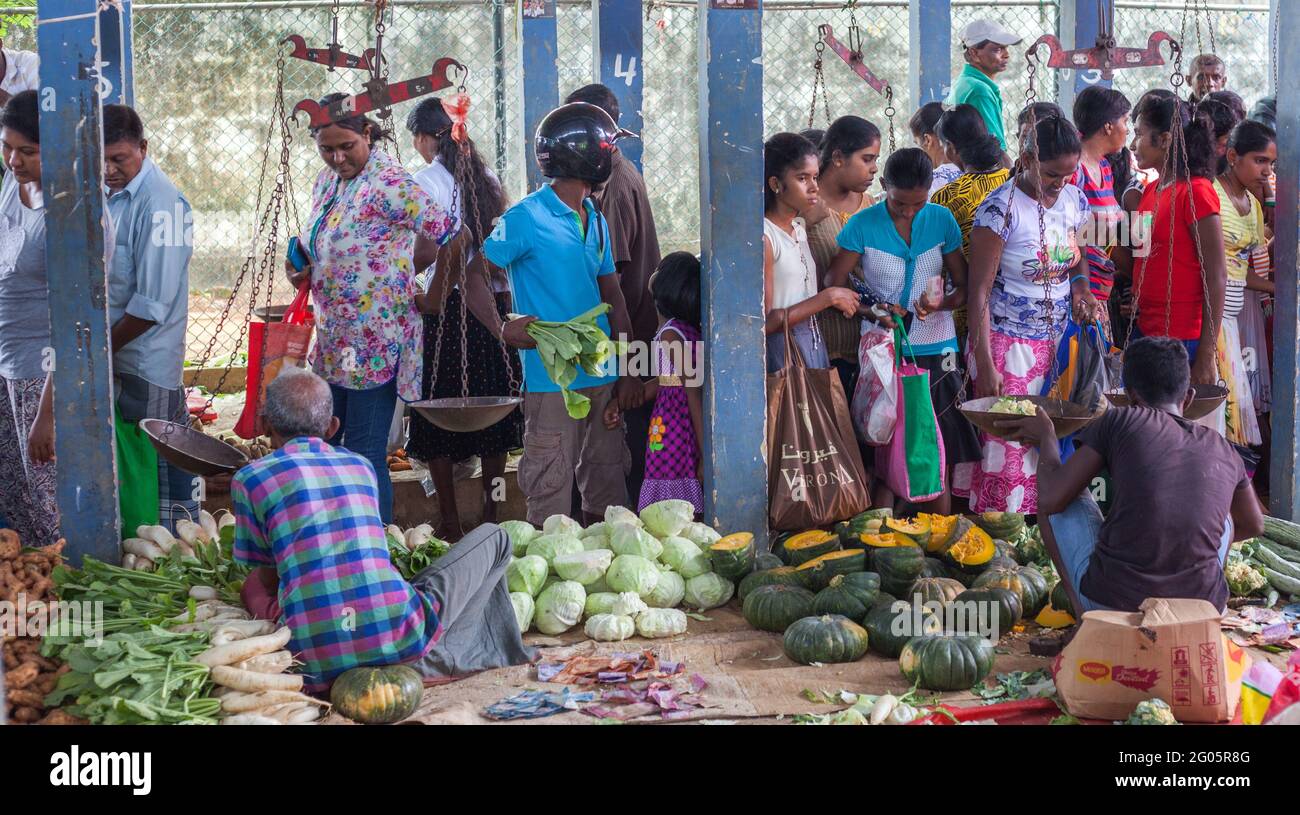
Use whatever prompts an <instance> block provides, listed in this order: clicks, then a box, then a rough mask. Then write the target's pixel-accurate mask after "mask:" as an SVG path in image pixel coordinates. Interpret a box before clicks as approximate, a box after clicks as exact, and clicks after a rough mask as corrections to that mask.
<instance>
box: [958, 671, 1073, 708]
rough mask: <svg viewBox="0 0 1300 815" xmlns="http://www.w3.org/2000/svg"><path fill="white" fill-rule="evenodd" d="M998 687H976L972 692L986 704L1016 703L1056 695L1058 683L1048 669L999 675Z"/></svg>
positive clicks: (997, 679) (997, 678)
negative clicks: (1019, 700)
mask: <svg viewBox="0 0 1300 815" xmlns="http://www.w3.org/2000/svg"><path fill="white" fill-rule="evenodd" d="M995 681H996V682H997V684H996V685H993V686H989V685H976V686H975V687H974V688H972V689H971V691H972V692H973V693H974V694H975V695H976V696H978V697H980V698H981V699H983V700H984V703H985V704H993V703H994V702H1014V701H1016V700H1018V699H1038V698H1047V697H1050V696H1055V695H1056V683H1055V682H1054V681H1053V680H1052V675H1051V673H1049V672H1048V670H1047V669H1046V668H1039V669H1038V670H1036V671H1012V672H1010V673H1005V674H998V675H997V677H996V678H995Z"/></svg>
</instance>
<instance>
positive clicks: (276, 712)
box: [259, 702, 320, 724]
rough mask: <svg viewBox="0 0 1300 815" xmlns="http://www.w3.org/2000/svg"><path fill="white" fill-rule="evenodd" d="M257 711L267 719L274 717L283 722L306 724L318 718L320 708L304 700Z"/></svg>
mask: <svg viewBox="0 0 1300 815" xmlns="http://www.w3.org/2000/svg"><path fill="white" fill-rule="evenodd" d="M259 712H260V713H261V715H263V716H266V717H267V718H268V719H275V720H276V721H277V722H281V723H283V724H308V723H309V722H314V721H316V719H318V718H320V708H318V707H316V706H315V705H309V704H307V703H306V702H290V703H288V704H284V705H272V706H271V707H268V708H263V709H262V710H261V711H259Z"/></svg>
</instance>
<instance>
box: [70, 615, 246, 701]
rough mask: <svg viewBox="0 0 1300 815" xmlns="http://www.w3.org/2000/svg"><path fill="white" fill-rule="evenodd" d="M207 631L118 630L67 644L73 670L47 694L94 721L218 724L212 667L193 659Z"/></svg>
mask: <svg viewBox="0 0 1300 815" xmlns="http://www.w3.org/2000/svg"><path fill="white" fill-rule="evenodd" d="M207 648H208V635H207V634H206V633H192V634H178V633H175V632H172V631H168V630H166V629H164V628H161V627H159V626H157V625H151V626H149V627H148V628H147V629H145V630H142V631H133V632H127V631H120V632H118V633H116V634H111V635H109V636H107V637H105V638H104V639H103V641H102V642H100V643H98V644H93V642H91V641H87V642H86V643H84V644H77V645H69V646H67V647H65V648H63V649H62V653H61V655H60V658H61V659H62V660H63V661H65V662H66V663H67V664H68V665H69V666H70V667H71V668H72V670H71V671H69V672H68V673H66V674H64V675H63V676H61V677H59V682H58V684H57V685H55V686H54V690H53V691H52V692H51V693H50V695H49V696H48V697H46V700H45V702H46V704H47V705H50V706H51V707H54V706H58V705H62V704H64V703H65V702H69V701H71V702H72V704H71V705H68V706H67V707H66V708H65V709H66V710H67V711H68V712H69V713H71V714H72V715H74V716H80V717H82V718H84V719H88V720H90V721H91V722H92V723H94V724H155V723H156V724H216V722H217V714H218V713H219V712H220V710H221V700H219V699H213V698H211V697H210V696H209V693H210V692H211V690H212V687H213V686H212V682H211V681H210V680H209V678H208V667H207V666H206V665H201V664H198V663H196V662H195V661H194V659H195V657H197V656H198V655H199V654H200V653H202V652H203V651H205V650H207Z"/></svg>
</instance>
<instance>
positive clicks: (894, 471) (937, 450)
mask: <svg viewBox="0 0 1300 815" xmlns="http://www.w3.org/2000/svg"><path fill="white" fill-rule="evenodd" d="M894 348H895V366H896V369H897V371H898V375H897V380H898V381H897V385H896V387H897V393H898V407H899V410H898V421H897V423H896V424H895V426H894V435H893V438H891V439H890V440H889V444H887V445H886V446H885V447H883V448H881V449H880V451H879V452H878V453H877V461H880V460H882V459H883V463H884V468H883V469H884V473H885V484H886V485H887V486H888V487H889V489H890V490H892V491H893V493H894V494H895V495H897V496H898V497H900V498H902V499H904V500H905V501H909V502H911V503H920V502H922V501H929V500H932V499H934V498H938V497H939V496H940V495H942V494H943V490H944V482H945V478H946V476H947V473H945V472H944V470H945V467H944V464H943V463H944V452H943V435H942V434H941V433H940V432H939V419H938V418H937V417H936V416H935V413H934V400H933V399H932V398H931V397H930V372H929V371H927V370H926V369H924V368H922V367H920V366H919V365H917V364H916V354H915V353H914V352H913V351H912V345H911V343H910V342H908V339H907V329H906V328H904V327H903V324H902V321H901V320H900V321H899V322H898V323H897V324H896V325H895V328H894ZM904 349H906V350H907V353H908V355H909V356H911V357H912V362H911V363H908V362H906V361H905V360H904V358H903V351H904Z"/></svg>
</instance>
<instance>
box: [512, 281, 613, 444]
mask: <svg viewBox="0 0 1300 815" xmlns="http://www.w3.org/2000/svg"><path fill="white" fill-rule="evenodd" d="M607 311H609V303H601V304H600V305H598V306H596V307H595V308H593V309H592V310H591V311H588V312H584V313H583V314H579V315H578V316H577V317H574V318H573V319H572V320H569V321H568V322H563V323H553V322H546V321H544V320H536V321H534V322H531V323H529V324H528V335H529V336H530V337H532V338H533V339H534V340H535V341H536V342H537V353H538V355H539V356H541V358H542V366H543V367H544V368H546V375H547V376H549V377H550V378H551V381H552V382H554V383H555V384H557V385H559V386H560V392H561V393H563V394H564V407H565V408H566V409H567V410H568V412H569V416H571V417H572V418H574V419H585V418H587V413H589V412H590V411H591V400H590V399H588V398H587V397H585V396H583V395H582V394H580V393H577V392H575V391H571V390H569V386H570V385H572V384H573V382H574V380H575V379H577V378H578V369H579V368H581V369H582V370H584V371H586V372H587V373H588V374H589V375H591V376H605V375H607V371H606V370H605V367H604V366H605V362H606V360H608V359H609V358H610V356H612V355H613V353H614V351H615V344H614V341H613V340H611V339H610V338H609V336H608V335H607V334H605V332H604V331H602V330H601V329H600V326H599V325H598V324H597V323H596V318H597V317H599V316H600V315H602V314H604V313H605V312H607ZM509 316H510V317H511V318H512V319H513V318H515V317H518V316H519V315H517V314H511V315H509Z"/></svg>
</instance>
